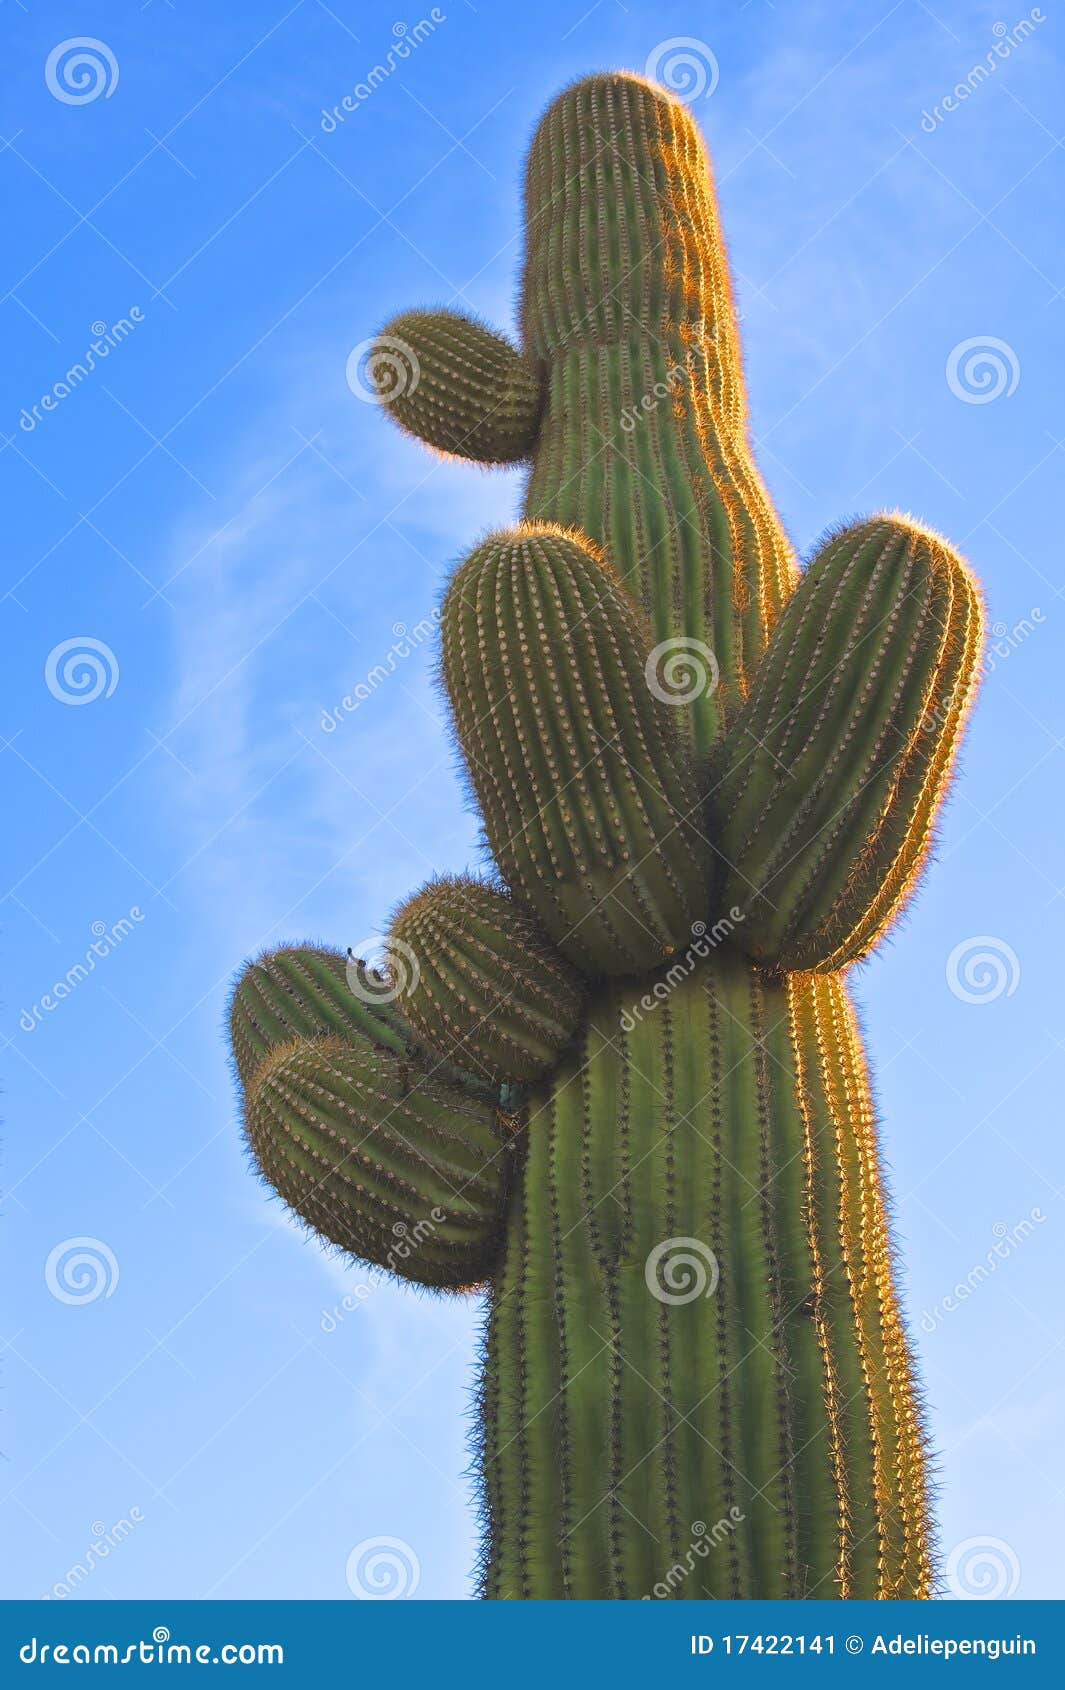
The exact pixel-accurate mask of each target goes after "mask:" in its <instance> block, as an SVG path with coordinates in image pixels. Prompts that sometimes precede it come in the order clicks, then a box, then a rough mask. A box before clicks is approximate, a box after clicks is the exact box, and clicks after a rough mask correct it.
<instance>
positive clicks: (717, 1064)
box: [232, 75, 981, 1598]
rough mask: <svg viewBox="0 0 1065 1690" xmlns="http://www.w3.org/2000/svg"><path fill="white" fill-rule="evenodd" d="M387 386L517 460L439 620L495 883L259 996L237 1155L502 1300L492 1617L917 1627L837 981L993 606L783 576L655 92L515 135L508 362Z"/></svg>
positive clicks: (275, 976)
mask: <svg viewBox="0 0 1065 1690" xmlns="http://www.w3.org/2000/svg"><path fill="white" fill-rule="evenodd" d="M382 345H383V347H384V348H385V350H386V351H387V357H385V356H384V355H382V359H381V361H380V364H379V367H378V375H379V379H380V381H381V384H382V397H383V398H384V400H385V402H386V403H387V405H388V407H389V409H390V410H391V412H392V414H393V415H394V417H395V418H396V419H397V420H398V421H399V422H400V423H401V425H402V426H403V427H404V428H406V429H407V430H409V431H410V432H412V433H414V434H416V435H418V436H419V437H420V438H422V439H423V440H425V441H426V442H428V443H429V444H430V445H431V446H434V447H436V448H438V449H441V450H443V451H445V452H448V453H451V454H458V455H460V456H465V457H473V458H476V459H478V460H480V461H482V462H511V461H514V460H516V459H525V460H527V461H528V462H529V464H530V465H531V473H530V476H529V481H528V488H527V496H526V504H525V518H524V520H523V521H522V522H521V523H520V524H519V525H518V526H517V527H516V528H515V529H513V530H512V531H508V532H506V533H501V534H496V535H494V536H493V537H491V538H490V539H488V540H486V541H485V542H484V543H483V544H481V545H480V546H478V548H477V549H476V550H475V551H474V552H473V554H472V555H471V556H470V557H469V558H468V560H467V561H466V562H465V563H464V564H463V565H462V566H461V568H460V569H459V570H458V571H457V573H456V575H455V576H454V578H453V580H452V582H451V584H450V588H449V590H448V593H447V596H446V601H445V604H444V610H443V678H444V681H445V684H446V689H447V693H448V696H449V699H450V702H451V706H452V710H453V713H454V718H455V722H456V724H457V728H458V735H459V740H460V743H461V747H462V751H463V754H464V756H465V760H466V765H467V768H468V771H469V775H470V779H471V780H472V783H473V786H474V788H475V791H476V794H477V797H478V799H479V801H480V806H481V812H482V816H483V822H484V830H485V835H486V838H487V843H488V845H489V846H490V848H491V850H492V853H493V855H494V858H495V862H496V864H497V866H498V869H499V873H500V877H501V878H500V881H499V883H498V884H496V885H489V884H488V883H486V882H477V881H471V880H461V879H460V880H440V881H436V882H434V883H432V884H430V885H429V886H428V887H426V888H425V889H424V890H423V891H421V892H419V893H418V894H417V896H416V897H415V898H413V899H412V900H411V901H410V903H408V904H407V905H405V906H404V907H403V908H402V909H401V910H400V911H399V913H398V915H397V917H396V918H395V922H394V925H393V928H392V932H391V936H390V940H389V946H390V952H389V955H390V963H389V967H388V969H387V970H386V971H385V973H384V974H383V975H376V974H374V973H373V972H371V971H368V970H367V969H365V968H360V967H359V966H358V965H357V964H355V963H349V964H348V965H347V966H346V965H345V962H344V958H343V957H342V956H341V955H340V954H339V953H330V952H326V951H320V950H307V951H302V952H301V951H285V952H278V953H275V954H273V955H271V956H267V957H265V958H263V959H262V960H260V961H259V962H256V963H255V964H253V965H252V966H251V967H249V969H248V970H247V972H246V973H245V974H244V976H243V978H242V979H241V981H240V983H239V984H238V986H237V989H236V992H235V994H234V1000H233V1011H232V1016H233V1039H234V1045H235V1050H236V1056H237V1062H238V1066H239V1070H240V1074H241V1077H242V1080H243V1084H244V1087H245V1098H246V1118H247V1133H248V1138H249V1142H250V1144H251V1147H252V1150H253V1152H254V1155H255V1156H256V1158H257V1159H258V1162H259V1164H260V1166H261V1168H262V1171H263V1173H264V1174H265V1175H266V1177H267V1178H268V1179H269V1180H270V1181H272V1182H273V1184H274V1185H275V1186H276V1188H277V1190H278V1191H279V1192H280V1194H281V1196H282V1197H283V1198H284V1199H285V1200H286V1202H288V1203H289V1204H291V1206H292V1207H293V1208H294V1209H295V1210H296V1211H297V1212H298V1213H299V1214H301V1215H302V1216H303V1217H304V1218H305V1219H306V1220H307V1221H308V1222H309V1223H310V1224H311V1225H313V1226H314V1227H316V1228H317V1229H318V1230H319V1231H320V1232H321V1233H323V1234H324V1235H325V1237H326V1238H328V1239H330V1240H332V1241H333V1242H334V1243H336V1244H339V1245H341V1246H343V1247H344V1248H345V1249H346V1250H349V1251H350V1252H351V1253H352V1254H353V1255H355V1256H359V1257H362V1258H364V1259H366V1260H368V1261H370V1262H373V1263H378V1264H381V1265H383V1266H386V1267H389V1268H391V1269H393V1270H394V1271H396V1272H397V1273H399V1274H400V1275H402V1276H405V1277H407V1278H409V1279H413V1280H416V1281H418V1282H419V1283H421V1284H423V1285H429V1286H436V1287H448V1288H461V1287H469V1286H471V1285H483V1286H486V1287H487V1304H488V1313H487V1326H486V1334H485V1345H484V1373H483V1382H482V1388H481V1395H480V1402H481V1410H482V1449H481V1472H482V1479H483V1490H484V1500H485V1504H486V1507H485V1513H486V1518H487V1533H486V1542H485V1547H484V1556H483V1591H484V1593H485V1594H486V1595H488V1596H492V1597H509V1598H522V1597H641V1596H649V1595H656V1594H657V1595H671V1596H677V1597H694V1596H707V1597H710V1596H718V1597H721V1596H738V1597H781V1596H787V1597H799V1598H803V1597H807V1598H809V1597H829V1596H835V1597H842V1598H848V1597H851V1598H856V1597H897V1596H917V1597H923V1596H927V1595H929V1594H930V1592H931V1590H932V1588H933V1583H934V1564H933V1553H932V1547H931V1541H930V1539H931V1527H930V1521H929V1507H928V1496H927V1487H926V1457H925V1444H924V1437H923V1432H922V1423H921V1409H920V1403H919V1398H918V1394H917V1390H916V1387H915V1383H914V1376H913V1365H912V1360H911V1357H910V1353H909V1349H908V1345H907V1341H906V1336H905V1333H904V1331H903V1327H902V1324H901V1322H900V1318H899V1312H898V1305H897V1301H896V1294H895V1290H894V1287H893V1284H892V1262H891V1246H890V1241H889V1236H888V1227H887V1218H886V1215H885V1205H884V1196H883V1191H882V1185H881V1175H880V1167H879V1161H878V1153H877V1142H876V1128H875V1122H874V1115H873V1106H872V1102H871V1098H870V1094H869V1086H868V1081H867V1078H866V1072H865V1064H864V1060H863V1056H862V1049H861V1041H860V1038H859V1033H858V1027H857V1024H856V1020H855V1016H854V1011H853V1009H852V1007H851V1003H850V1000H849V997H848V991H847V985H846V972H847V970H848V968H849V967H850V965H851V964H853V963H854V962H856V961H857V960H858V959H859V958H860V957H862V956H864V955H865V954H866V953H867V952H868V950H869V949H870V947H871V946H872V945H874V944H875V943H876V941H877V939H878V938H879V936H880V935H881V934H882V933H883V932H884V930H885V928H886V927H887V925H888V924H889V923H890V921H891V920H892V918H893V917H894V915H895V914H896V913H897V911H898V909H899V906H900V904H901V903H902V901H903V900H904V899H905V897H906V895H907V893H908V892H909V890H910V888H911V887H912V886H913V884H914V880H915V877H916V875H917V873H918V871H919V869H920V867H921V864H922V861H923V858H924V855H925V852H926V850H927V846H928V842H929V836H930V830H931V827H932V823H933V819H934V815H935V810H936V806H937V804H938V802H939V800H940V798H941V796H942V793H943V790H944V786H945V783H946V780H947V777H948V773H949V770H950V765H951V761H952V759H953V756H954V752H955V749H956V747H957V743H958V738H959V734H960V731H961V727H962V723H963V719H964V716H965V712H966V707H967V704H968V701H969V696H970V692H971V688H972V684H973V677H974V675H975V672H976V668H977V664H978V656H979V643H980V629H981V613H980V605H979V599H978V596H977V593H976V590H975V588H974V586H973V583H972V580H971V579H970V576H969V574H968V571H967V569H966V567H965V565H964V564H963V563H962V561H961V560H960V559H959V558H958V557H957V556H956V554H955V553H953V552H952V551H951V550H950V549H949V547H948V546H947V545H946V544H945V543H944V542H943V541H942V540H941V539H939V538H938V536H936V535H935V534H933V533H931V532H930V531H929V530H927V529H926V528H924V527H922V526H921V525H920V524H919V523H916V522H914V521H912V520H910V519H909V518H907V517H902V516H898V515H894V516H879V517H875V518H873V519H872V520H870V521H865V522H860V523H857V524H855V525H853V526H849V527H846V528H843V529H841V530H840V531H838V532H837V533H835V534H833V535H832V536H831V537H830V539H829V540H828V541H827V542H826V543H825V544H824V545H823V546H822V548H821V549H820V550H819V551H818V553H817V554H816V556H815V557H814V558H813V560H812V562H811V563H810V564H809V566H808V568H807V569H806V570H805V572H804V573H803V574H802V575H801V576H800V575H799V574H798V572H797V570H796V567H795V563H794V560H793V557H792V552H791V549H790V547H789V544H788V541H787V539H786V537H785V535H784V533H783V531H782V529H781V527H780V524H779V522H778V521H777V519H776V517H775V516H774V514H773V511H772V508H771V506H770V503H769V500H768V497H767V495H766V492H765V489H764V487H763V485H762V482H761V480H760V478H759V475H758V471H757V470H756V468H755V466H754V463H753V461H752V459H751V456H750V452H749V448H748V443H747V434H746V422H745V401H744V392H743V382H742V376H741V369H740V356H739V347H738V342H737V334H736V325H735V320H734V316H733V310H732V302H731V295H730V288H729V280H728V273H727V268H726V261H725V255H724V248H723V245H722V241H721V237H720V234H719V231H718V219H717V209H716V205H715V201H714V194H713V188H712V184H711V178H710V173H709V167H708V163H707V160H706V158H705V155H704V151H703V147H702V143H701V141H700V138H699V134H698V131H697V129H696V127H695V124H694V123H693V121H692V119H691V117H690V115H689V113H688V111H687V110H686V108H685V107H684V106H683V105H681V104H680V103H679V102H677V101H676V100H674V99H672V98H671V97H669V96H668V95H667V94H666V93H665V92H663V91H662V90H661V89H659V88H657V87H655V86H652V85H650V84H648V83H647V82H644V81H643V80H641V79H640V78H638V77H635V76H628V75H607V76H597V77H592V78H590V79H589V80H587V81H583V82H580V83H578V84H577V85H576V86H575V87H572V88H570V89H568V90H567V91H566V92H565V93H563V94H562V95H561V96H560V97H559V99H557V100H556V101H555V103H554V104H553V105H552V106H551V107H550V108H549V110H548V112H547V113H546V115H545V117H544V118H543V121H542V122H541V124H540V127H539V129H538V130H537V133H536V137H535V140H534V142H533V146H532V152H531V155H530V159H529V165H528V180H527V252H526V260H525V286H524V302H523V338H522V346H521V349H520V350H519V349H518V348H515V347H512V346H510V345H509V344H508V343H507V342H506V341H504V340H502V339H500V338H499V337H498V336H496V335H494V334H491V333H489V332H488V331H487V330H486V329H484V328H482V327H481V326H479V325H478V324H476V323H474V322H471V321H468V320H466V319H465V318H463V317H460V316H457V315H455V314H453V313H451V312H424V313H423V312H414V313H410V314H408V315H405V316H403V317H399V318H397V319H396V320H395V321H394V322H392V323H391V324H390V325H389V326H388V329H387V331H386V335H385V338H384V340H383V342H382ZM397 1240H401V1241H403V1243H402V1248H398V1247H397Z"/></svg>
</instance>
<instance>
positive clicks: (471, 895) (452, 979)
mask: <svg viewBox="0 0 1065 1690" xmlns="http://www.w3.org/2000/svg"><path fill="white" fill-rule="evenodd" d="M389 945H390V947H391V948H392V949H394V950H395V951H396V952H397V963H396V975H397V978H400V979H401V980H402V982H403V986H402V990H401V992H400V998H399V1001H400V1005H401V1007H402V1009H403V1011H404V1013H405V1015H406V1016H407V1019H408V1021H409V1022H410V1023H411V1026H412V1027H413V1028H415V1029H416V1031H417V1033H418V1036H419V1037H420V1038H422V1039H423V1040H424V1041H425V1043H426V1044H427V1045H428V1046H430V1047H431V1048H432V1049H433V1050H434V1051H438V1052H439V1053H440V1054H441V1055H443V1056H445V1057H447V1058H448V1059H450V1060H451V1061H452V1062H455V1063H458V1064H460V1065H461V1066H462V1067H464V1068H467V1069H469V1070H471V1071H472V1072H473V1073H477V1074H481V1075H483V1076H484V1077H485V1078H487V1079H491V1080H495V1081H497V1082H500V1081H504V1080H515V1081H522V1080H532V1079H536V1078H538V1077H539V1076H540V1075H541V1074H543V1073H545V1072H546V1071H547V1069H549V1068H551V1067H553V1066H554V1063H555V1061H556V1059H557V1057H558V1053H559V1051H560V1050H561V1049H562V1047H563V1046H564V1045H565V1044H566V1043H567V1042H568V1041H569V1039H570V1038H571V1037H572V1035H573V1033H574V1032H575V1031H576V1028H577V1023H578V1020H579V1017H580V1013H581V1007H582V996H583V994H582V989H581V982H580V979H579V977H578V976H577V975H576V974H575V972H574V971H573V969H572V968H571V967H570V966H569V964H568V963H567V962H566V961H565V960H564V959H563V958H562V957H561V956H560V955H559V954H558V952H557V951H556V950H555V948H554V946H553V945H552V944H551V942H550V940H549V939H547V937H546V936H545V935H544V933H543V932H542V931H541V929H540V927H539V926H538V924H537V923H536V922H535V921H534V920H533V919H532V917H531V916H530V915H529V914H528V913H527V912H526V911H524V910H522V909H520V908H519V907H518V906H517V905H516V904H515V903H514V901H513V899H512V898H508V897H504V896H503V895H502V894H501V893H500V892H497V891H495V890H494V889H493V888H492V887H491V886H487V885H485V884H484V882H483V881H476V880H469V879H441V880H435V881H432V882H431V883H430V884H429V885H428V886H426V887H425V888H424V889H423V890H422V891H421V892H417V893H415V895H414V897H413V898H410V899H408V900H407V902H406V903H405V904H403V906H402V907H401V908H400V909H399V910H398V911H397V913H396V915H395V917H394V918H393V921H392V927H391V930H390V934H389ZM404 964H405V965H406V966H404Z"/></svg>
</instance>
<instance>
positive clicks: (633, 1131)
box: [483, 950, 931, 1599]
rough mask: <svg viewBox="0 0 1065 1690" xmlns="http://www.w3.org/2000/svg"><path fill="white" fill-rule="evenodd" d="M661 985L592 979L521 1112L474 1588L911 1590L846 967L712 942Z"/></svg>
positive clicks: (896, 1399) (740, 1592)
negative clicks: (571, 1043)
mask: <svg viewBox="0 0 1065 1690" xmlns="http://www.w3.org/2000/svg"><path fill="white" fill-rule="evenodd" d="M661 978H662V980H663V989H662V995H661V996H660V997H659V996H656V995H654V988H653V983H651V984H650V985H649V984H648V983H647V982H644V983H641V984H640V985H636V986H617V987H610V988H607V989H604V990H603V991H602V993H601V995H600V996H599V997H598V999H597V1001H596V1002H595V1004H594V1006H593V1008H592V1011H591V1014H590V1016H589V1019H588V1023H587V1027H586V1031H585V1033H584V1035H583V1039H582V1041H581V1044H580V1045H579V1047H578V1048H577V1049H576V1050H574V1052H573V1053H572V1055H571V1057H570V1058H569V1059H568V1061H567V1062H565V1063H564V1064H563V1066H562V1067H561V1068H560V1069H559V1070H558V1072H557V1073H556V1075H555V1076H554V1077H553V1078H552V1079H551V1080H549V1081H548V1082H546V1083H545V1084H544V1086H543V1087H542V1088H541V1089H540V1090H538V1091H536V1092H534V1093H533V1094H532V1096H531V1098H530V1101H529V1127H528V1150H527V1155H526V1158H525V1160H524V1164H523V1167H522V1171H521V1174H520V1177H519V1179H518V1181H517V1183H516V1186H515V1188H514V1190H513V1192H512V1194H511V1199H510V1212H509V1222H508V1228H507V1242H506V1254H505V1258H504V1261H503V1263H502V1265H501V1267H500V1270H499V1272H498V1274H497V1276H496V1279H495V1284H494V1289H493V1293H492V1301H491V1306H490V1312H489V1317H488V1327H487V1340H486V1365H485V1376H484V1384H483V1410H484V1434H483V1436H484V1445H483V1479H484V1485H485V1491H486V1500H487V1502H488V1508H489V1516H490V1520H491V1526H490V1540H489V1542H488V1544H487V1546H486V1565H485V1575H484V1584H485V1594H486V1595H488V1596H493V1597H503V1598H522V1597H525V1598H528V1597H533V1598H537V1597H538V1598H550V1597H576V1598H581V1597H585V1598H602V1597H608V1596H613V1597H623V1598H639V1597H642V1596H655V1595H658V1596H661V1595H669V1596H674V1597H678V1598H685V1599H688V1598H696V1597H759V1598H768V1597H798V1598H818V1597H819V1598H825V1597H851V1598H862V1597H878V1596H879V1597H923V1596H927V1595H928V1594H929V1593H930V1583H931V1566H930V1551H929V1542H928V1525H927V1505H926V1497H925V1473H924V1450H923V1442H922V1434H921V1425H920V1416H919V1410H918V1405H917V1401H916V1397H915V1391H914V1385H913V1379H912V1373H911V1363H910V1357H909V1352H908V1348H907V1343H906V1338H905V1335H904V1332H903V1330H902V1327H901V1324H900V1320H899V1316H898V1311H897V1306H896V1301H895V1294H894V1289H893V1286H892V1278H891V1262H890V1255H889V1247H888V1243H887V1236H886V1226H885V1215H884V1199H883V1194H882V1190H881V1183H880V1175H879V1169H878V1162H877V1153H876V1146H875V1142H874V1136H873V1118H872V1108H871V1103H870V1098H869V1090H868V1083H867V1079H866V1075H865V1068H864V1062H863V1057H862V1051H861V1046H860V1043H859V1038H858V1032H857V1027H856V1023H855V1018H854V1013H853V1010H852V1008H851V1005H850V1002H849V999H848V996H847V991H846V987H845V985H844V983H843V980H842V978H841V977H840V976H838V975H830V976H816V975H795V974H793V975H791V976H789V977H788V978H787V979H786V980H785V979H782V978H780V977H776V978H774V977H772V976H770V975H767V974H765V973H764V972H763V971H761V970H760V969H759V968H757V967H756V966H754V965H752V964H751V963H749V962H747V961H746V960H744V959H742V958H741V957H739V956H737V955H733V954H726V952H725V951H724V950H718V951H714V952H712V953H711V954H709V955H707V956H706V957H705V958H703V959H701V960H694V959H692V958H688V959H685V960H684V961H683V962H680V963H678V964H675V965H674V971H673V974H672V980H673V981H674V982H675V984H673V985H672V986H671V987H670V988H669V989H668V990H666V989H665V988H666V984H668V983H667V982H666V981H665V977H664V976H663V977H661ZM648 992H650V993H651V994H652V996H651V999H650V1002H651V1007H650V1008H647V1007H642V1006H641V999H644V997H645V994H646V993H648ZM715 1281H716V1283H715Z"/></svg>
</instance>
